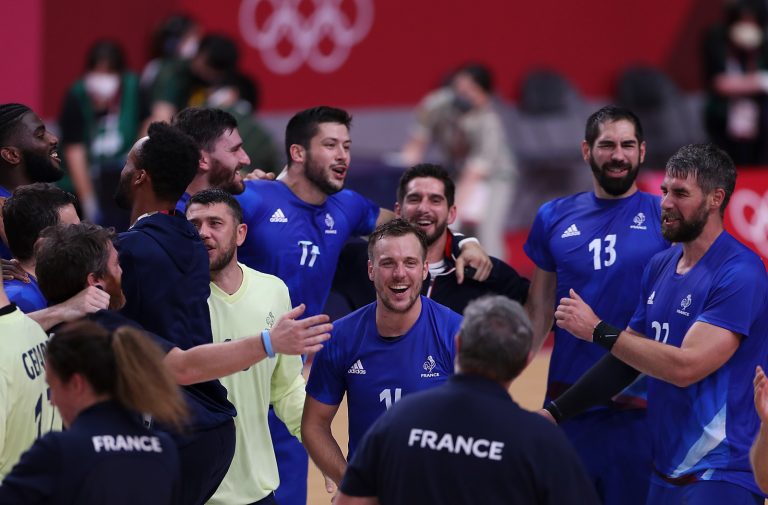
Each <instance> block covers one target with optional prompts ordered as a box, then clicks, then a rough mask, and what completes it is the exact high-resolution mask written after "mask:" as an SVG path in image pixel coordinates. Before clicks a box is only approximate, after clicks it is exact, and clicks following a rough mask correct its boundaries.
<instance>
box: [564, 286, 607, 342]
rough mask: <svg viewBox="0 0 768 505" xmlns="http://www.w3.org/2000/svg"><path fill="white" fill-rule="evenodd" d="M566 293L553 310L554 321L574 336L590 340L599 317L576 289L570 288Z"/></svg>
mask: <svg viewBox="0 0 768 505" xmlns="http://www.w3.org/2000/svg"><path fill="white" fill-rule="evenodd" d="M568 294H569V296H566V297H565V298H561V299H560V305H558V306H557V310H555V323H556V324H557V326H558V327H559V328H562V329H564V330H566V331H567V332H569V333H571V334H572V335H574V336H575V337H578V338H580V339H582V340H586V341H587V342H592V332H593V331H594V330H595V326H597V323H599V322H600V319H599V318H598V317H597V316H596V315H595V313H594V312H593V311H592V308H591V307H590V306H589V305H587V303H586V302H585V301H584V300H582V298H581V297H580V296H579V295H578V293H576V291H574V290H573V289H571V290H569V292H568Z"/></svg>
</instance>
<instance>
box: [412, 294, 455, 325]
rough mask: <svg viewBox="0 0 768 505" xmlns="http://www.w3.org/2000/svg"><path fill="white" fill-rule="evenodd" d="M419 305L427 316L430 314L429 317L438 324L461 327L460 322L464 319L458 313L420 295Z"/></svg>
mask: <svg viewBox="0 0 768 505" xmlns="http://www.w3.org/2000/svg"><path fill="white" fill-rule="evenodd" d="M421 303H422V307H423V309H422V310H424V311H425V312H426V313H427V314H430V316H431V317H432V318H433V319H435V320H436V321H438V322H442V323H445V324H449V325H453V326H458V325H461V321H462V320H463V319H464V318H463V317H462V316H461V314H459V313H458V312H455V311H453V310H452V309H450V308H448V307H446V306H445V305H442V304H440V303H438V302H436V301H434V300H432V299H431V298H427V297H426V296H424V295H421Z"/></svg>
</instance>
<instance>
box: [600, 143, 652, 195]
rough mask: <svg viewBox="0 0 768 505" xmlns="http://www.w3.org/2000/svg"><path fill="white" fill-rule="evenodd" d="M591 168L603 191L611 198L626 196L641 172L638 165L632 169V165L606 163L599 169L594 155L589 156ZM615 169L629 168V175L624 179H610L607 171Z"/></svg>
mask: <svg viewBox="0 0 768 505" xmlns="http://www.w3.org/2000/svg"><path fill="white" fill-rule="evenodd" d="M589 166H590V167H591V168H592V173H593V174H594V175H595V177H596V178H597V183H598V184H599V185H600V187H601V188H603V190H604V191H605V192H606V193H608V194H609V195H611V196H621V195H623V194H625V193H626V192H627V191H629V190H630V188H631V187H632V184H634V183H635V179H637V174H638V172H639V171H640V165H637V166H635V167H632V165H631V163H614V162H610V163H606V164H605V165H603V166H602V167H599V166H598V165H597V162H596V161H595V158H594V157H593V156H592V153H591V152H590V154H589ZM614 167H620V168H624V167H626V168H628V169H629V170H628V172H627V175H626V176H624V177H622V178H621V179H616V178H615V177H608V175H607V170H608V169H609V168H614Z"/></svg>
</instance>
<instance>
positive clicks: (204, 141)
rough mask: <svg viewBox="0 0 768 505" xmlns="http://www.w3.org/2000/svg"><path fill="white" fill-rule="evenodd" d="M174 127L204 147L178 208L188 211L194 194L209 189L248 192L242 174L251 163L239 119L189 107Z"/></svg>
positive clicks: (178, 118)
mask: <svg viewBox="0 0 768 505" xmlns="http://www.w3.org/2000/svg"><path fill="white" fill-rule="evenodd" d="M172 124H173V126H175V127H176V128H178V129H180V130H181V131H183V132H184V133H186V134H187V135H189V136H190V137H192V138H193V139H194V140H195V142H197V145H198V146H200V165H199V167H198V169H197V174H195V178H194V179H192V182H191V183H190V184H189V186H188V187H187V191H186V192H185V193H184V195H183V196H182V197H181V199H180V200H179V203H178V204H177V205H176V210H178V211H179V212H184V211H186V203H187V201H188V200H189V197H190V195H194V194H195V193H197V192H198V191H202V190H204V189H208V188H220V189H223V190H224V191H226V192H228V193H230V194H233V195H239V194H240V193H242V192H243V190H245V185H244V183H243V178H242V176H241V173H240V171H241V170H242V169H243V168H245V167H247V166H249V165H250V164H251V160H250V158H248V155H247V154H246V153H245V150H243V139H242V138H241V137H240V132H239V131H238V129H237V119H235V117H234V116H232V114H229V113H228V112H224V111H223V110H220V109H206V108H200V107H188V108H186V109H184V110H182V111H181V112H179V113H178V114H176V116H175V117H174V118H173V123H172Z"/></svg>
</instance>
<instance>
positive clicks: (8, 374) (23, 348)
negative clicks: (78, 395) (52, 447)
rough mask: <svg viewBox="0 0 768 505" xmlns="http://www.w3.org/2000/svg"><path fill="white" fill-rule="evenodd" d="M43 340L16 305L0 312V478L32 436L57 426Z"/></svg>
mask: <svg viewBox="0 0 768 505" xmlns="http://www.w3.org/2000/svg"><path fill="white" fill-rule="evenodd" d="M11 307H12V306H11ZM47 340H48V337H47V335H46V334H45V333H44V332H43V330H42V329H41V328H40V326H39V325H38V324H37V323H35V322H34V321H32V320H31V319H29V318H28V317H27V316H25V315H24V314H23V313H22V312H21V311H20V310H19V309H14V310H13V311H12V312H8V313H4V314H3V315H1V316H0V398H2V399H3V410H2V412H0V419H2V429H3V433H2V447H0V478H2V477H4V476H5V475H6V474H7V473H8V472H9V471H10V469H11V468H12V467H13V465H15V464H16V462H17V461H18V460H19V457H20V456H21V454H22V453H23V452H24V451H26V450H27V449H28V448H29V447H30V446H31V445H32V443H33V442H34V441H35V439H37V438H39V437H40V436H42V435H44V434H45V433H46V432H48V431H50V430H52V429H60V427H61V420H60V418H59V416H58V415H57V414H56V412H55V410H54V408H53V406H52V405H51V404H50V402H49V396H48V385H47V384H46V382H45V347H46V343H47Z"/></svg>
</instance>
